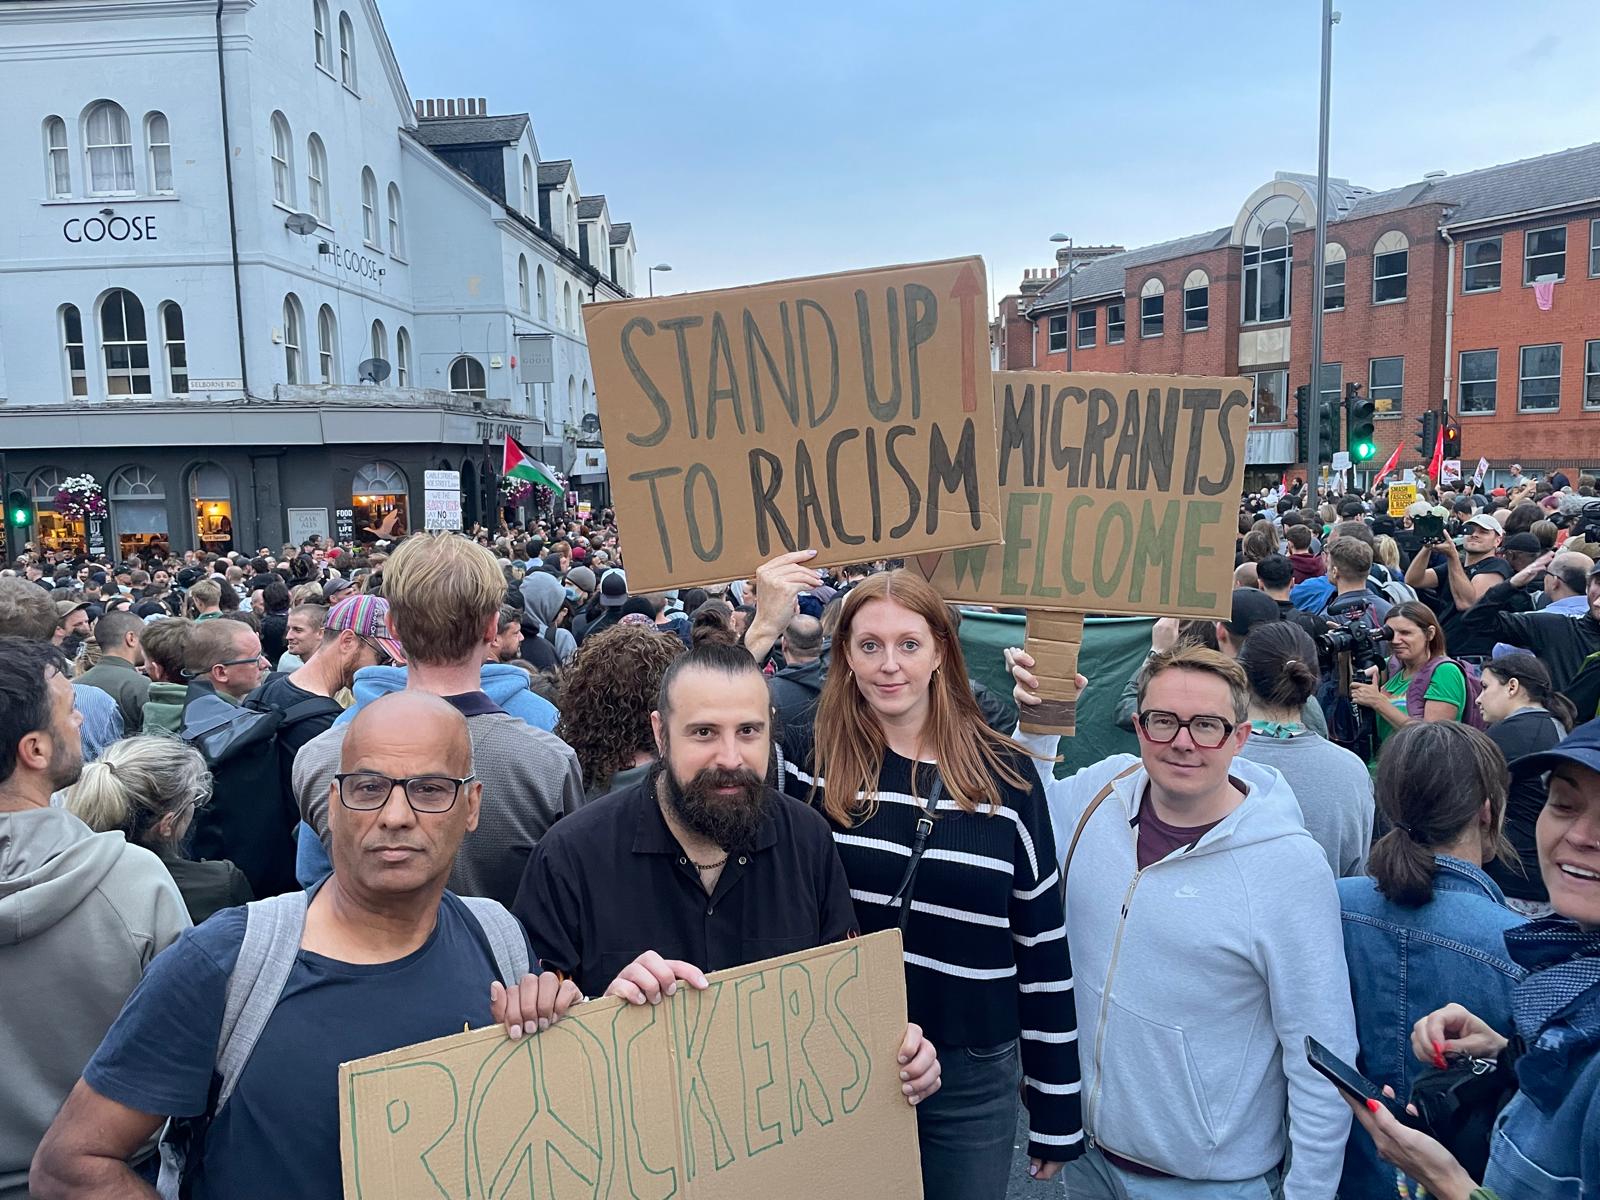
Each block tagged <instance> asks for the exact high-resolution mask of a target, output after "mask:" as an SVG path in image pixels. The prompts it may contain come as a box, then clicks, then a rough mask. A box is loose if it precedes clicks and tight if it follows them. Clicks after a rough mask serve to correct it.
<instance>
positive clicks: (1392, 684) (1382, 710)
mask: <svg viewBox="0 0 1600 1200" xmlns="http://www.w3.org/2000/svg"><path fill="white" fill-rule="evenodd" d="M1383 627H1384V629H1385V630H1386V631H1387V633H1388V639H1387V640H1388V641H1389V644H1390V645H1391V646H1392V647H1393V648H1394V660H1393V662H1392V663H1391V664H1390V673H1389V678H1388V679H1387V680H1385V681H1383V682H1381V683H1380V682H1379V680H1378V668H1376V667H1371V668H1368V671H1367V682H1365V683H1361V682H1356V681H1352V682H1351V684H1350V699H1352V700H1353V701H1355V702H1356V703H1357V704H1359V705H1361V707H1363V708H1369V709H1371V710H1372V711H1373V713H1374V715H1375V716H1376V717H1377V718H1378V740H1379V742H1380V743H1381V742H1382V741H1383V740H1385V739H1386V738H1388V736H1389V735H1390V734H1392V733H1393V732H1394V731H1395V730H1397V729H1400V728H1403V727H1404V726H1406V725H1408V724H1410V723H1411V722H1412V721H1459V720H1461V719H1462V715H1463V714H1464V713H1465V712H1466V711H1467V676H1466V672H1465V671H1463V670H1462V669H1461V667H1460V665H1459V664H1458V663H1456V662H1455V661H1454V660H1453V659H1450V658H1447V657H1446V650H1445V641H1444V629H1443V628H1442V627H1441V625H1440V624H1439V618H1438V617H1436V616H1434V615H1433V610H1432V609H1431V608H1429V607H1428V606H1427V605H1426V604H1423V603H1422V602H1421V601H1420V600H1418V601H1410V602H1408V603H1406V604H1397V605H1395V607H1394V609H1393V610H1392V611H1391V612H1390V613H1389V617H1388V619H1387V620H1386V621H1385V622H1384V623H1383ZM1418 679H1421V680H1422V681H1423V683H1422V687H1421V689H1420V690H1421V696H1420V699H1421V701H1422V703H1421V707H1420V711H1417V712H1409V711H1408V709H1410V708H1412V707H1415V701H1414V700H1413V698H1412V693H1413V692H1415V691H1417V690H1418V689H1416V688H1413V687H1412V683H1413V681H1414V680H1418Z"/></svg>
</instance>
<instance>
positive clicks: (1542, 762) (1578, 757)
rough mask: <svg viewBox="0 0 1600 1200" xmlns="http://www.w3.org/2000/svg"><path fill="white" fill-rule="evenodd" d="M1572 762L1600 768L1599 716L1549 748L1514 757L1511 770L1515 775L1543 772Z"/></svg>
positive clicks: (1590, 767) (1592, 768)
mask: <svg viewBox="0 0 1600 1200" xmlns="http://www.w3.org/2000/svg"><path fill="white" fill-rule="evenodd" d="M1569 762H1573V763H1577V764H1578V765H1579V766H1580V767H1588V768H1589V769H1590V770H1591V771H1600V718H1596V719H1595V720H1593V721H1586V722H1584V723H1583V724H1582V725H1579V726H1578V727H1577V728H1576V729H1574V730H1573V731H1572V732H1571V733H1569V734H1567V736H1566V737H1564V738H1563V739H1562V740H1561V741H1559V742H1557V743H1556V744H1555V745H1554V746H1551V747H1550V749H1548V750H1541V751H1539V753H1537V754H1524V755H1523V756H1522V757H1521V758H1516V759H1512V760H1511V772H1512V774H1514V775H1531V774H1542V773H1543V772H1545V771H1553V770H1555V769H1556V768H1557V767H1559V766H1560V765H1561V764H1562V763H1569Z"/></svg>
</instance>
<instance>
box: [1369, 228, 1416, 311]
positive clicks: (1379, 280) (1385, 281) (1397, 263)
mask: <svg viewBox="0 0 1600 1200" xmlns="http://www.w3.org/2000/svg"><path fill="white" fill-rule="evenodd" d="M1410 259H1411V243H1410V242H1409V241H1407V240H1406V235H1405V234H1403V233H1401V232H1400V231H1399V230H1398V229H1391V230H1390V231H1389V232H1388V233H1386V234H1384V235H1383V236H1382V237H1381V238H1379V239H1378V240H1377V243H1376V244H1375V245H1374V246H1373V247H1372V302H1373V303H1374V304H1387V303H1389V302H1390V301H1391V300H1404V299H1405V298H1406V276H1407V274H1408V273H1409V269H1410Z"/></svg>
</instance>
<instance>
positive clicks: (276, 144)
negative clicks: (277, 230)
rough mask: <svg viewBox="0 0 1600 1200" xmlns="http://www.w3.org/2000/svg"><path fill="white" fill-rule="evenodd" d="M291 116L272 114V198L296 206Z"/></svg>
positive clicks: (283, 203) (279, 113)
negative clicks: (290, 126) (290, 129)
mask: <svg viewBox="0 0 1600 1200" xmlns="http://www.w3.org/2000/svg"><path fill="white" fill-rule="evenodd" d="M292 136H293V135H291V134H290V132H289V118H288V117H286V116H284V115H283V114H282V113H281V112H275V113H273V114H272V198H273V199H274V200H276V201H277V202H278V203H279V204H282V205H284V206H285V207H287V208H293V207H294V143H293V141H292V140H291V138H292Z"/></svg>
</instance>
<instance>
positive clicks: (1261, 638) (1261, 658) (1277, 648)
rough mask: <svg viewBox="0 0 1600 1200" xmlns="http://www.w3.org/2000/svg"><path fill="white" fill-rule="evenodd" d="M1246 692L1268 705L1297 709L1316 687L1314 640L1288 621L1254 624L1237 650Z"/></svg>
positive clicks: (1317, 675) (1302, 706)
mask: <svg viewBox="0 0 1600 1200" xmlns="http://www.w3.org/2000/svg"><path fill="white" fill-rule="evenodd" d="M1239 665H1240V666H1241V667H1243V668H1244V673H1245V676H1246V678H1248V679H1249V680H1250V694H1251V695H1252V696H1254V697H1255V698H1256V700H1257V701H1258V702H1259V703H1261V704H1264V705H1266V706H1267V707H1269V708H1275V709H1290V710H1293V711H1295V712H1298V711H1299V710H1300V709H1302V708H1304V707H1305V703H1306V701H1307V700H1308V699H1309V698H1310V696H1311V693H1312V692H1314V691H1316V690H1317V681H1318V680H1319V679H1320V678H1321V676H1320V675H1319V674H1318V673H1317V644H1316V643H1315V642H1313V641H1312V640H1311V635H1310V634H1309V633H1307V632H1306V631H1305V630H1304V629H1303V628H1302V627H1301V626H1299V625H1297V624H1295V623H1294V622H1292V621H1267V622H1265V623H1263V624H1260V625H1257V626H1256V627H1255V628H1254V629H1252V630H1251V631H1250V633H1249V635H1248V636H1247V637H1246V638H1245V639H1244V645H1243V647H1241V648H1240V650H1239Z"/></svg>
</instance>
